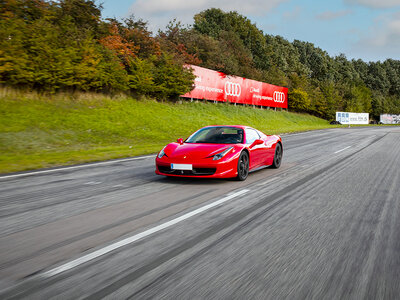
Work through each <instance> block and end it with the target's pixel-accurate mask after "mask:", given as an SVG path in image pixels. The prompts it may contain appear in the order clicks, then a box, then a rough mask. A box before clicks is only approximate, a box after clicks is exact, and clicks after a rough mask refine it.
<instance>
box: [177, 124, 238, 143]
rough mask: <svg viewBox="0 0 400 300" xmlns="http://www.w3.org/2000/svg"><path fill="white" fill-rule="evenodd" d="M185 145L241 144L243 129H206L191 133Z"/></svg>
mask: <svg viewBox="0 0 400 300" xmlns="http://www.w3.org/2000/svg"><path fill="white" fill-rule="evenodd" d="M185 143H207V144H242V143H243V129H241V128H236V127H222V126H221V127H206V128H203V129H200V130H198V131H196V132H195V133H193V134H192V135H191V136H190V137H189V138H188V139H187V140H186V141H185Z"/></svg>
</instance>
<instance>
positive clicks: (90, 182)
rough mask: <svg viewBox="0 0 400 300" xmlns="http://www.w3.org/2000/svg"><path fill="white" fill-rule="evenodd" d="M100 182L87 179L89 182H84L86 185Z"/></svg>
mask: <svg viewBox="0 0 400 300" xmlns="http://www.w3.org/2000/svg"><path fill="white" fill-rule="evenodd" d="M100 183H101V181H89V182H86V183H84V184H86V185H96V184H100Z"/></svg>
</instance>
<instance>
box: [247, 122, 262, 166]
mask: <svg viewBox="0 0 400 300" xmlns="http://www.w3.org/2000/svg"><path fill="white" fill-rule="evenodd" d="M245 132H246V145H247V146H248V147H249V149H250V169H251V168H254V167H257V166H259V165H260V164H262V160H263V150H264V148H265V147H264V145H263V144H261V145H252V144H253V143H254V141H255V140H258V139H260V135H259V134H258V132H257V131H256V130H254V129H251V128H247V129H246V130H245Z"/></svg>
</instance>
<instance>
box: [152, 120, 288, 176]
mask: <svg viewBox="0 0 400 300" xmlns="http://www.w3.org/2000/svg"><path fill="white" fill-rule="evenodd" d="M282 154H283V147H282V139H281V138H280V137H279V136H277V135H265V134H264V133H262V132H260V131H258V130H256V129H254V128H251V127H247V126H240V125H233V126H207V127H204V128H201V129H199V130H198V131H196V132H195V133H193V134H192V135H191V136H190V137H188V138H187V139H186V140H185V141H184V140H183V139H178V140H177V142H176V143H171V144H168V145H167V146H165V147H164V148H163V149H162V150H161V151H160V152H159V153H158V155H157V157H156V174H158V175H166V176H179V177H203V178H229V177H236V178H237V179H238V180H245V179H246V178H247V175H248V174H249V171H252V170H255V169H258V168H261V167H263V166H272V167H273V168H279V167H280V165H281V161H282Z"/></svg>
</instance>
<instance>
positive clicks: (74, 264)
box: [43, 189, 249, 277]
mask: <svg viewBox="0 0 400 300" xmlns="http://www.w3.org/2000/svg"><path fill="white" fill-rule="evenodd" d="M247 192H249V190H246V189H244V190H241V191H238V192H236V193H233V194H231V195H229V196H226V197H224V198H222V199H220V200H217V201H215V202H213V203H210V204H207V205H205V206H203V207H200V208H198V209H195V210H194V211H191V212H189V213H186V214H184V215H182V216H180V217H178V218H175V219H173V220H171V221H168V222H165V223H163V224H160V225H158V226H156V227H153V228H150V229H148V230H146V231H143V232H141V233H138V234H135V235H134V236H131V237H128V238H126V239H123V240H121V241H119V242H116V243H113V244H111V245H109V246H107V247H104V248H101V249H99V250H96V251H94V252H92V253H89V254H86V255H84V256H82V257H80V258H77V259H75V260H73V261H70V262H68V263H66V264H63V265H61V266H59V267H57V268H54V269H52V270H49V271H47V272H45V273H43V276H45V277H51V276H54V275H57V274H60V273H62V272H64V271H68V270H70V269H72V268H75V267H77V266H79V265H81V264H84V263H86V262H88V261H90V260H93V259H95V258H97V257H99V256H102V255H104V254H107V253H109V252H111V251H114V250H116V249H118V248H121V247H123V246H126V245H128V244H131V243H133V242H136V241H138V240H140V239H143V238H145V237H148V236H150V235H152V234H153V233H156V232H158V231H160V230H163V229H165V228H168V227H171V226H172V225H175V224H177V223H179V222H182V221H184V220H186V219H188V218H190V217H193V216H195V215H198V214H200V213H202V212H204V211H206V210H208V209H210V208H213V207H215V206H218V205H220V204H222V203H224V202H226V201H229V200H231V199H233V198H235V197H237V196H240V195H243V194H245V193H247Z"/></svg>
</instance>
